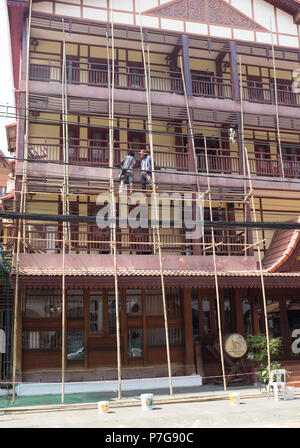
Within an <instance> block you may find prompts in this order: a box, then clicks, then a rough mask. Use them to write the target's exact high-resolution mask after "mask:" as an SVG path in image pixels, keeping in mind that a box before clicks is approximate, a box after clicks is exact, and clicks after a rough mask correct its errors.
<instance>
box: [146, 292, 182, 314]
mask: <svg viewBox="0 0 300 448" xmlns="http://www.w3.org/2000/svg"><path fill="white" fill-rule="evenodd" d="M166 306H167V313H168V317H179V316H181V314H182V291H181V290H180V289H177V288H176V289H175V288H174V289H172V288H166ZM163 315H164V308H163V299H162V293H161V289H158V290H156V289H153V290H151V289H149V290H146V316H163Z"/></svg>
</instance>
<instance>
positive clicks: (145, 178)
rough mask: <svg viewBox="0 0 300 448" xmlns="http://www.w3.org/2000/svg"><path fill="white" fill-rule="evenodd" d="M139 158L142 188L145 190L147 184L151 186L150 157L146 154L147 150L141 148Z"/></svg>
mask: <svg viewBox="0 0 300 448" xmlns="http://www.w3.org/2000/svg"><path fill="white" fill-rule="evenodd" d="M140 158H141V166H140V169H141V183H142V188H143V190H146V188H147V185H150V187H151V188H152V163H151V157H150V156H149V155H148V154H147V152H146V151H145V150H144V149H142V150H141V152H140Z"/></svg>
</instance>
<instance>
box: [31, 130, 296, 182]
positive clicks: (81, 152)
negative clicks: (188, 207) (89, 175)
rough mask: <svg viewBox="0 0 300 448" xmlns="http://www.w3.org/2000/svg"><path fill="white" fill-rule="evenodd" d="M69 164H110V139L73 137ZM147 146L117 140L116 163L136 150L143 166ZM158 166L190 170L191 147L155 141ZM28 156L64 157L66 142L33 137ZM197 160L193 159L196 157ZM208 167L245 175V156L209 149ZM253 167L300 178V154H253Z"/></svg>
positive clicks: (202, 160) (200, 152)
mask: <svg viewBox="0 0 300 448" xmlns="http://www.w3.org/2000/svg"><path fill="white" fill-rule="evenodd" d="M68 147H69V163H70V164H80V163H82V164H87V165H95V166H99V167H101V166H102V167H107V166H109V142H108V141H107V140H93V139H90V140H84V139H75V138H74V139H69V144H68ZM141 149H145V150H146V151H147V152H148V154H149V153H150V147H149V145H148V144H146V143H134V142H122V141H117V140H116V141H115V142H114V150H115V166H118V165H119V164H120V162H121V161H122V160H123V158H124V157H125V156H126V155H127V154H128V151H134V152H135V153H136V160H137V164H136V166H135V168H138V167H139V152H140V150H141ZM154 156H155V162H154V169H155V170H157V171H166V172H177V171H179V172H188V171H189V170H190V166H191V165H190V156H189V153H188V151H187V148H186V147H184V146H176V145H158V144H154ZM28 157H29V159H31V160H44V161H46V160H49V161H62V160H63V143H62V139H61V138H53V137H49V138H47V137H45V138H43V137H31V138H30V141H29V145H28ZM196 157H197V168H198V171H199V172H201V173H206V171H207V166H206V157H205V150H204V148H200V147H197V148H196ZM192 159H193V158H192ZM207 162H208V170H209V172H210V173H216V174H236V175H238V174H243V173H242V168H241V157H240V154H239V152H238V151H233V150H226V149H208V154H207ZM249 167H250V171H251V174H252V175H254V176H271V177H281V176H282V175H283V174H284V176H285V177H288V178H295V177H300V155H299V156H297V155H285V154H283V162H282V163H281V159H280V157H279V154H270V153H260V154H259V157H258V155H256V154H253V153H249Z"/></svg>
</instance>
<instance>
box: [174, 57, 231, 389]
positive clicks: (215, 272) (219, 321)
mask: <svg viewBox="0 0 300 448" xmlns="http://www.w3.org/2000/svg"><path fill="white" fill-rule="evenodd" d="M180 66H181V76H182V79H183V86H184V97H185V103H186V109H187V115H188V127H189V133H190V136H191V141H192V149H193V159H194V166H195V170H197V166H198V164H197V156H196V148H195V139H194V133H193V126H192V120H191V115H190V110H189V104H188V97H187V91H186V82H185V77H184V70H183V63H182V56H180ZM204 149H205V163H206V174H207V182H208V185H207V190H206V192H205V193H206V194H208V199H209V209H210V220H211V221H213V213H212V199H211V188H210V179H209V168H208V157H207V143H206V137H205V136H204ZM197 189H198V195H199V193H200V184H199V179H198V177H197ZM211 236H212V246H213V247H212V248H213V261H214V279H215V289H216V298H217V314H218V325H219V345H220V356H221V366H222V375H223V385H224V390H225V391H226V388H227V387H226V376H225V367H224V354H223V340H222V329H221V311H220V298H219V285H218V275H217V264H216V243H215V234H214V229H213V227H212V228H211ZM206 250H208V249H207V248H206V246H205V244H204V246H203V251H204V254H205V253H206Z"/></svg>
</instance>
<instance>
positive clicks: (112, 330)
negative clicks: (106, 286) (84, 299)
mask: <svg viewBox="0 0 300 448" xmlns="http://www.w3.org/2000/svg"><path fill="white" fill-rule="evenodd" d="M119 315H121V299H120V296H119ZM120 320H121V319H120ZM120 327H121V322H120ZM120 331H121V329H120ZM116 333H117V327H116V298H115V292H114V291H113V292H109V293H108V334H116Z"/></svg>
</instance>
